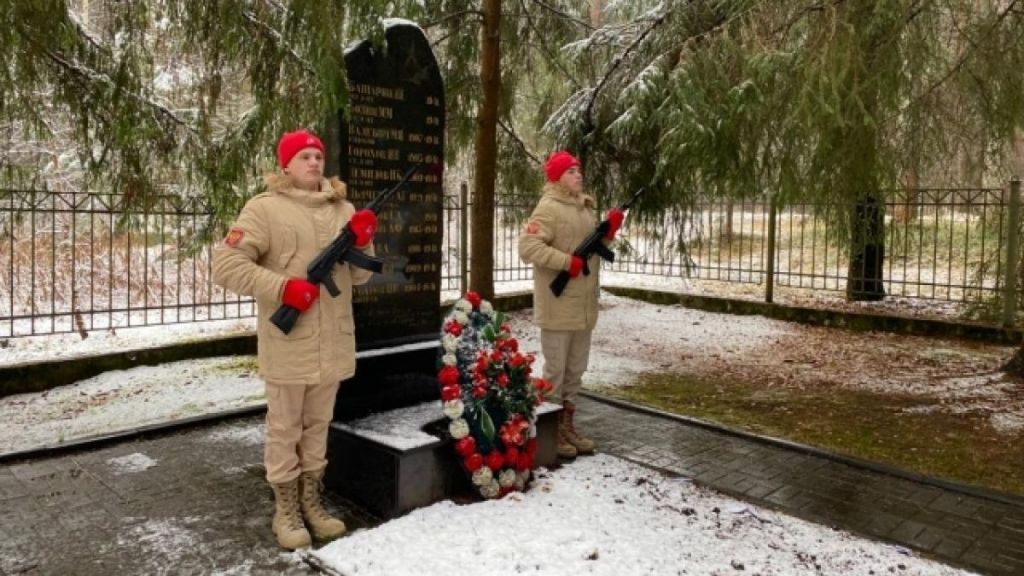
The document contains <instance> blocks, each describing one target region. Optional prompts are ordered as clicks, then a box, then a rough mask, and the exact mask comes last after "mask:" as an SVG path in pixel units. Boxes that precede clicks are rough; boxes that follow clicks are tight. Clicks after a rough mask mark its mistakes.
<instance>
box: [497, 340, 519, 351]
mask: <svg viewBox="0 0 1024 576" xmlns="http://www.w3.org/2000/svg"><path fill="white" fill-rule="evenodd" d="M501 347H502V348H503V349H504V350H506V351H507V352H518V351H519V342H518V341H517V340H516V339H515V338H509V339H507V340H504V341H502V343H501Z"/></svg>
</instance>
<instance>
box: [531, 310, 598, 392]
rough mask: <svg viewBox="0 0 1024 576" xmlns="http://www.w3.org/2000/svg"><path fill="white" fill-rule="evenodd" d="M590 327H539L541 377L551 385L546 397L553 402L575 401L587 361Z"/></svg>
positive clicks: (588, 358) (588, 359)
mask: <svg viewBox="0 0 1024 576" xmlns="http://www.w3.org/2000/svg"><path fill="white" fill-rule="evenodd" d="M593 332H594V331H593V330H571V331H569V330H543V329H542V330H541V331H540V349H541V353H543V354H544V379H545V380H547V381H548V382H550V383H551V384H552V385H553V386H554V390H552V392H551V394H550V395H549V396H548V398H547V400H548V401H549V402H554V403H556V404H562V403H563V402H565V401H569V402H575V401H576V395H577V394H579V391H580V388H581V387H582V386H583V373H584V372H586V371H587V363H588V362H589V361H590V336H591V334H592V333H593Z"/></svg>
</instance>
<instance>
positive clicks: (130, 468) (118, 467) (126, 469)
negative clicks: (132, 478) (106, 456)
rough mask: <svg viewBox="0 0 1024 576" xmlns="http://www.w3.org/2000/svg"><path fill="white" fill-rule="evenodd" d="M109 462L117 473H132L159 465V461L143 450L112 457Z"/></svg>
mask: <svg viewBox="0 0 1024 576" xmlns="http://www.w3.org/2000/svg"><path fill="white" fill-rule="evenodd" d="M107 464H108V465H110V467H112V468H113V469H114V471H115V472H116V473H117V474H131V473H133V472H142V471H143V470H147V469H149V468H152V467H154V466H156V465H157V462H156V460H153V459H152V458H150V457H149V456H146V455H145V454H143V453H141V452H133V453H131V454H126V455H124V456H119V457H117V458H111V459H110V460H107Z"/></svg>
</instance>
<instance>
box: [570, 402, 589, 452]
mask: <svg viewBox="0 0 1024 576" xmlns="http://www.w3.org/2000/svg"><path fill="white" fill-rule="evenodd" d="M562 410H564V411H565V414H566V418H565V419H566V420H567V421H568V423H569V425H568V426H567V428H566V436H565V439H566V440H568V441H569V443H570V444H572V445H573V447H574V448H576V452H577V453H578V454H593V453H594V441H593V440H591V439H590V438H587V437H586V436H584V435H582V434H580V433H579V432H577V431H576V405H575V404H573V403H572V402H566V403H565V404H563V405H562Z"/></svg>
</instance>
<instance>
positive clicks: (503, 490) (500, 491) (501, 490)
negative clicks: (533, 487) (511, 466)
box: [498, 486, 516, 498]
mask: <svg viewBox="0 0 1024 576" xmlns="http://www.w3.org/2000/svg"><path fill="white" fill-rule="evenodd" d="M515 489H516V487H515V486H502V487H501V488H498V498H504V497H505V495H506V494H508V493H509V492H513V491H515Z"/></svg>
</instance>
